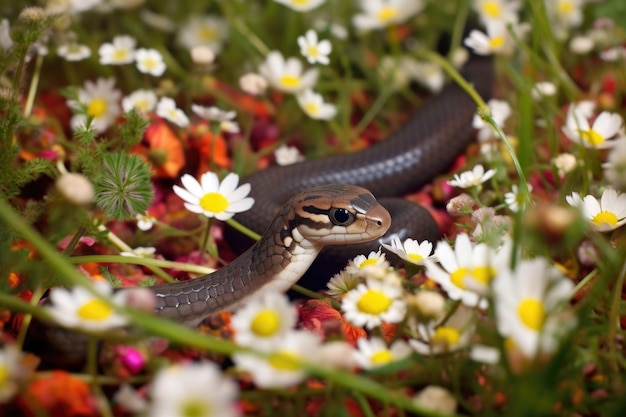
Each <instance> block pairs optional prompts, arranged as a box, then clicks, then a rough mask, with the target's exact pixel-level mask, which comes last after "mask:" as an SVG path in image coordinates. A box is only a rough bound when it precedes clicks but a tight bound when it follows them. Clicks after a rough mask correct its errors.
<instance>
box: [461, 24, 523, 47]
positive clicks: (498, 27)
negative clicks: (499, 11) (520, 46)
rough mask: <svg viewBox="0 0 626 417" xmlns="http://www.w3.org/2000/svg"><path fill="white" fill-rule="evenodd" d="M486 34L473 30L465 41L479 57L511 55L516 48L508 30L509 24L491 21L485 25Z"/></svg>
mask: <svg viewBox="0 0 626 417" xmlns="http://www.w3.org/2000/svg"><path fill="white" fill-rule="evenodd" d="M485 29H486V32H481V31H480V30H477V29H473V30H472V31H470V33H469V35H468V36H467V38H465V40H464V41H463V44H464V45H465V46H467V47H468V48H472V49H473V50H474V52H475V53H476V54H478V55H492V54H495V55H510V54H511V53H512V52H513V47H514V46H515V45H514V43H513V40H512V39H511V36H510V35H509V32H508V29H507V23H506V22H503V21H500V20H489V21H487V22H486V23H485Z"/></svg>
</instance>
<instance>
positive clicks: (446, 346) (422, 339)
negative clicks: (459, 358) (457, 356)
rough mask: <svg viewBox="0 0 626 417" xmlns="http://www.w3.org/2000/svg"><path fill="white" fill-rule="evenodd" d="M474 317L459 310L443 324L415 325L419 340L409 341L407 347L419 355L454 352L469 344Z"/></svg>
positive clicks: (464, 309) (467, 312) (462, 309)
mask: <svg viewBox="0 0 626 417" xmlns="http://www.w3.org/2000/svg"><path fill="white" fill-rule="evenodd" d="M474 318H475V317H474V315H473V314H472V313H471V312H470V311H469V310H468V309H466V308H459V309H458V310H457V311H455V312H454V313H453V314H452V316H450V317H449V318H447V319H446V318H445V317H444V318H443V320H445V322H442V321H441V320H439V321H432V320H431V321H429V322H426V323H418V324H417V333H418V334H419V339H410V340H409V345H410V346H411V347H412V348H413V349H414V350H415V351H416V352H417V353H419V354H420V355H435V354H439V353H444V352H454V351H458V350H460V349H464V348H466V347H467V346H469V345H470V344H471V339H472V337H473V335H474V329H475V324H474Z"/></svg>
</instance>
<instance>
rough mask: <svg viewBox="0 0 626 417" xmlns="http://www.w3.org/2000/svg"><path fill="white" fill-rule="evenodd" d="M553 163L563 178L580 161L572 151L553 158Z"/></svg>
mask: <svg viewBox="0 0 626 417" xmlns="http://www.w3.org/2000/svg"><path fill="white" fill-rule="evenodd" d="M552 164H554V166H555V167H556V170H557V173H558V174H559V177H561V178H563V177H565V176H566V175H567V174H569V173H570V172H572V171H573V170H574V168H576V165H578V161H577V160H576V157H575V156H574V155H572V154H571V153H562V154H559V155H557V156H555V157H554V158H553V159H552Z"/></svg>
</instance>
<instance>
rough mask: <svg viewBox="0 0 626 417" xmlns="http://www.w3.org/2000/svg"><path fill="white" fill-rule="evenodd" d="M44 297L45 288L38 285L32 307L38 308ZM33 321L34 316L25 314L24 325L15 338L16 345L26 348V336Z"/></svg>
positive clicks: (31, 302) (34, 291)
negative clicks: (40, 300)
mask: <svg viewBox="0 0 626 417" xmlns="http://www.w3.org/2000/svg"><path fill="white" fill-rule="evenodd" d="M42 295H43V288H42V287H41V284H39V283H38V284H37V287H36V288H35V289H34V290H33V295H32V297H31V299H30V305H32V306H33V307H36V306H37V303H39V299H41V296H42ZM32 320H33V315H32V314H25V315H24V319H23V320H22V325H21V326H20V330H19V332H18V333H17V337H16V338H15V344H16V345H17V346H19V347H22V346H24V341H25V340H26V335H27V334H28V328H29V327H30V323H31V321H32Z"/></svg>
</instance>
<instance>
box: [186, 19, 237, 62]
mask: <svg viewBox="0 0 626 417" xmlns="http://www.w3.org/2000/svg"><path fill="white" fill-rule="evenodd" d="M227 37H228V24H227V22H226V21H225V20H224V19H222V18H220V17H217V16H211V15H197V14H192V15H191V17H190V18H189V19H188V20H187V21H186V22H184V23H183V24H182V25H181V26H180V31H179V32H178V43H180V44H181V45H182V46H183V47H184V48H187V49H189V50H191V48H193V47H194V46H199V45H204V46H207V47H209V48H211V50H212V51H213V53H215V54H218V53H219V52H220V50H221V49H222V45H223V43H224V41H225V40H226V38H227Z"/></svg>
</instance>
